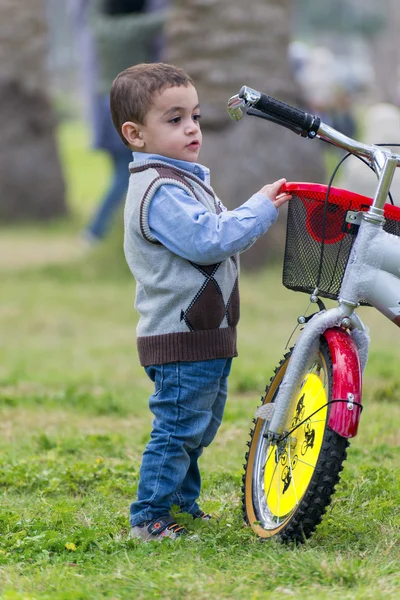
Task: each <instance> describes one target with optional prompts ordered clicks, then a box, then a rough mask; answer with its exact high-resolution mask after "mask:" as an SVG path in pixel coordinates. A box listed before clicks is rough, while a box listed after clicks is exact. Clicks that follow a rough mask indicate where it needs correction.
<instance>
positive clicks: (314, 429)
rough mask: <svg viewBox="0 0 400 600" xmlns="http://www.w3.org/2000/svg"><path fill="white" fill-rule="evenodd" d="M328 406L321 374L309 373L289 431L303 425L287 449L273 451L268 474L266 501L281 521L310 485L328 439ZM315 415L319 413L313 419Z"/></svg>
mask: <svg viewBox="0 0 400 600" xmlns="http://www.w3.org/2000/svg"><path fill="white" fill-rule="evenodd" d="M326 402H327V398H326V392H325V388H324V383H323V381H322V380H321V379H320V378H319V377H318V375H317V374H315V373H309V374H308V376H307V377H306V379H305V383H304V385H303V386H302V388H301V391H300V393H299V395H298V397H297V401H296V404H295V408H294V411H293V414H292V418H291V420H290V422H289V423H288V428H287V429H288V431H290V430H292V429H293V428H295V427H296V425H299V424H300V423H302V424H301V425H300V426H299V427H297V428H296V429H295V430H294V431H293V432H292V433H291V434H290V437H288V438H287V439H286V444H285V445H284V446H283V447H277V446H271V447H270V449H269V452H268V457H267V462H266V465H265V473H264V490H265V500H266V503H267V506H268V508H269V510H270V512H271V515H273V516H274V517H276V518H277V519H282V518H284V517H286V516H287V515H288V514H289V513H291V512H292V511H293V510H294V509H295V508H296V506H297V505H298V504H299V502H300V500H301V498H302V497H303V495H304V493H305V491H306V490H307V488H308V486H309V484H310V481H311V478H312V476H313V473H314V470H315V466H316V463H317V460H318V456H319V453H320V450H321V445H322V441H323V437H324V431H325V426H326V419H327V409H328V407H327V406H325V405H326ZM318 409H321V410H319V411H318ZM315 411H318V412H317V413H316V414H315V415H313V413H314V412H315ZM310 415H313V416H310ZM308 416H310V417H309V418H307V417H308ZM303 421H304V422H303Z"/></svg>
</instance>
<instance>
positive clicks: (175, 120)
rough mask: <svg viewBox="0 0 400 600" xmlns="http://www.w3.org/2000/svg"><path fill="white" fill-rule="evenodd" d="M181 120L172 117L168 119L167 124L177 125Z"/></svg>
mask: <svg viewBox="0 0 400 600" xmlns="http://www.w3.org/2000/svg"><path fill="white" fill-rule="evenodd" d="M180 120H181V118H180V117H174V118H173V119H170V120H169V121H168V122H169V123H179V122H180Z"/></svg>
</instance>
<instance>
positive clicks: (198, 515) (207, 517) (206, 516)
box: [192, 508, 213, 521]
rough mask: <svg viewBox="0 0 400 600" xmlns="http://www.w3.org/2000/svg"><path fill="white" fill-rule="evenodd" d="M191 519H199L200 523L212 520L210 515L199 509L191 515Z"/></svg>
mask: <svg viewBox="0 0 400 600" xmlns="http://www.w3.org/2000/svg"><path fill="white" fill-rule="evenodd" d="M192 517H193V519H201V520H202V521H211V519H212V518H213V516H212V515H209V514H207V513H205V512H204V510H201V508H199V510H196V512H195V513H193V514H192Z"/></svg>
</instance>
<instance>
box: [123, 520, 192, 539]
mask: <svg viewBox="0 0 400 600" xmlns="http://www.w3.org/2000/svg"><path fill="white" fill-rule="evenodd" d="M188 534H189V532H188V531H187V529H185V528H184V527H181V526H180V525H178V523H176V522H175V521H174V520H173V519H172V518H171V517H170V516H169V515H166V516H165V517H160V518H159V519H153V520H152V521H146V522H145V523H141V524H140V525H136V526H135V527H132V529H131V534H130V535H131V538H140V539H142V540H143V541H144V542H150V541H152V540H154V541H161V540H163V539H164V538H169V539H170V540H176V539H178V538H180V537H182V536H186V535H188Z"/></svg>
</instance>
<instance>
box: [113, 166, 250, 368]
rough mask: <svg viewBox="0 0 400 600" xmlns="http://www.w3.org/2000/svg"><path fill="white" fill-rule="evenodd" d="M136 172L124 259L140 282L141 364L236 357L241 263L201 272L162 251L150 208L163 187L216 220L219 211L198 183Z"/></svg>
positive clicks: (177, 174)
mask: <svg viewBox="0 0 400 600" xmlns="http://www.w3.org/2000/svg"><path fill="white" fill-rule="evenodd" d="M130 171H131V177H130V182H129V189H128V194H127V199H126V204H125V211H124V222H125V239H124V251H125V256H126V260H127V263H128V266H129V268H130V270H131V272H132V274H133V276H134V277H135V280H136V300H135V307H136V309H137V311H138V312H139V322H138V326H137V346H138V353H139V359H140V363H141V364H142V365H143V366H149V365H152V364H163V363H168V362H175V361H200V360H208V359H213V358H230V357H233V356H237V349H236V325H237V323H238V320H239V288H238V257H237V256H236V255H235V256H232V257H230V258H229V259H227V260H224V261H222V262H219V263H216V264H213V265H199V264H195V263H193V262H191V261H189V260H186V259H184V258H182V257H180V256H178V255H176V254H174V253H173V252H171V251H170V250H168V249H167V248H166V247H165V246H163V245H162V244H160V243H159V242H158V241H157V239H156V238H155V237H154V236H153V235H152V233H151V231H150V227H149V223H148V211H149V207H150V203H151V201H152V199H153V197H154V194H155V193H156V191H157V190H158V189H159V187H160V186H162V185H165V184H173V185H174V186H178V187H180V188H182V189H183V190H185V191H186V192H187V193H188V195H189V196H191V197H192V198H194V199H195V200H196V201H198V202H200V203H201V204H203V206H204V207H205V208H206V209H207V210H209V211H211V212H214V213H215V214H219V213H220V212H221V210H222V208H223V207H222V205H221V203H220V202H219V200H218V199H217V198H216V197H215V194H214V192H213V190H212V188H211V187H209V186H207V185H206V184H205V183H204V182H203V181H202V180H201V179H200V178H198V177H196V176H195V175H193V174H192V173H189V172H188V171H186V170H184V169H181V168H178V167H175V166H171V165H170V164H168V163H166V162H163V161H159V160H157V161H151V162H149V161H140V162H135V163H133V166H132V165H131V168H130ZM221 207H222V208H221Z"/></svg>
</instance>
